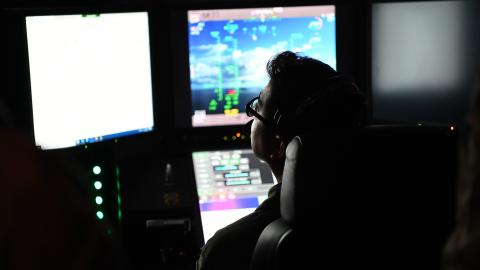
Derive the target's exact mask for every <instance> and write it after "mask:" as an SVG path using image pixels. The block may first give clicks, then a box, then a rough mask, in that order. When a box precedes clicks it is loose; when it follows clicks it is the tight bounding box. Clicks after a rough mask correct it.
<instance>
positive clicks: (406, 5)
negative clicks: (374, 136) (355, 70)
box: [371, 1, 478, 124]
mask: <svg viewBox="0 0 480 270" xmlns="http://www.w3.org/2000/svg"><path fill="white" fill-rule="evenodd" d="M472 22H475V23H474V24H472ZM476 22H478V12H477V13H476V14H474V11H473V9H472V8H471V3H469V2H468V1H427V2H400V3H374V4H373V5H372V48H371V51H372V70H371V72H372V74H371V79H372V104H373V118H374V120H380V121H395V122H413V123H417V122H430V123H443V124H455V123H461V122H463V121H464V120H463V118H464V115H465V113H466V111H467V110H468V105H469V97H470V91H471V88H472V84H473V79H472V77H471V76H472V74H471V73H472V71H473V70H475V69H474V65H475V61H476V59H477V58H476V57H475V56H474V53H473V52H474V50H475V49H476V48H477V46H478V45H476V44H478V42H477V41H476V39H477V37H478V27H477V26H476V24H477V23H476Z"/></svg>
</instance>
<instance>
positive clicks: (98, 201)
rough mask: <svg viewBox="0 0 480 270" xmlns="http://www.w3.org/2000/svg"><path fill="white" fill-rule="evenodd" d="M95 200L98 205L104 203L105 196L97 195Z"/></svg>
mask: <svg viewBox="0 0 480 270" xmlns="http://www.w3.org/2000/svg"><path fill="white" fill-rule="evenodd" d="M95 202H96V203H97V204H98V205H100V204H102V203H103V198H102V197H100V196H97V197H95Z"/></svg>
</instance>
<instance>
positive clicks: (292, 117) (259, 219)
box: [197, 51, 364, 270]
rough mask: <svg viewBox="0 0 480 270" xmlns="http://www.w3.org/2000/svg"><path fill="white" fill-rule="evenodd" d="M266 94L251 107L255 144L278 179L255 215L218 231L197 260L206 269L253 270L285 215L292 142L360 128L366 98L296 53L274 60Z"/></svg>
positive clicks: (332, 72)
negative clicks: (268, 234)
mask: <svg viewBox="0 0 480 270" xmlns="http://www.w3.org/2000/svg"><path fill="white" fill-rule="evenodd" d="M267 73H268V75H269V77H270V81H269V83H268V84H267V85H266V86H265V88H264V89H263V91H261V93H260V95H259V96H258V97H256V98H254V99H253V100H251V101H250V102H249V103H248V104H247V108H246V111H247V115H249V116H252V117H254V118H253V122H252V123H251V124H252V126H251V145H252V149H253V151H254V153H255V155H256V156H257V157H258V158H260V159H261V160H263V161H265V162H266V163H267V164H268V165H269V166H270V168H271V170H272V172H273V174H274V175H275V177H276V179H277V181H278V182H279V183H278V184H276V185H275V186H273V187H272V188H271V189H270V190H269V192H268V199H266V200H265V201H264V202H263V203H262V204H261V205H260V206H258V208H257V209H256V210H255V212H254V213H252V214H250V215H248V216H246V217H244V218H242V219H240V220H238V221H236V222H234V223H233V224H231V225H229V226H227V227H225V228H223V229H221V230H219V231H217V233H216V234H215V235H214V236H213V237H212V238H211V239H210V240H209V241H208V242H207V243H206V245H205V246H204V247H203V249H202V253H201V254H200V258H199V259H198V261H197V268H198V269H201V270H213V269H222V270H223V269H248V268H249V265H250V260H251V256H252V252H253V250H254V247H255V244H256V242H257V239H258V237H259V236H260V234H261V232H262V230H263V229H264V228H265V227H266V226H267V225H268V224H269V223H271V222H272V221H274V220H276V219H278V218H279V217H280V205H279V203H280V198H279V197H280V189H281V182H282V174H283V167H284V163H285V150H286V147H287V145H288V143H289V142H290V140H291V139H292V138H293V137H294V136H296V135H301V134H307V133H311V132H314V131H317V130H321V129H322V128H325V127H358V126H359V125H360V124H361V120H362V117H363V109H364V99H363V95H362V93H361V92H360V91H359V90H358V88H357V87H356V86H355V85H354V84H353V83H352V82H350V81H349V80H347V79H346V78H345V77H344V76H342V75H340V74H338V73H337V72H336V71H335V70H333V69H332V68H331V67H330V66H328V65H327V64H325V63H322V62H321V61H318V60H315V59H312V58H309V57H302V56H299V55H297V54H295V53H293V52H289V51H286V52H283V53H280V54H278V55H276V56H274V57H273V58H272V59H271V60H270V61H269V62H268V64H267Z"/></svg>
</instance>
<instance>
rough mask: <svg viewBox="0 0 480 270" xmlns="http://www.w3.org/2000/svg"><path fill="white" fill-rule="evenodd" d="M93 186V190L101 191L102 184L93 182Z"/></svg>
mask: <svg viewBox="0 0 480 270" xmlns="http://www.w3.org/2000/svg"><path fill="white" fill-rule="evenodd" d="M93 186H95V189H97V190H98V189H101V188H102V186H103V185H102V182H100V181H95V183H93Z"/></svg>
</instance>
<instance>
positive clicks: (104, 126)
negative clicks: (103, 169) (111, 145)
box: [26, 12, 154, 149]
mask: <svg viewBox="0 0 480 270" xmlns="http://www.w3.org/2000/svg"><path fill="white" fill-rule="evenodd" d="M26 27H27V44H28V60H29V72H30V87H31V95H32V106H33V108H32V111H33V125H34V133H35V142H36V144H37V146H38V147H40V148H42V149H55V148H63V147H70V146H75V145H81V144H86V143H92V142H97V141H103V140H108V139H111V138H117V137H121V136H126V135H131V134H136V133H141V132H147V131H151V130H152V129H153V125H154V119H153V101H152V82H151V70H150V43H149V27H148V15H147V13H146V12H132V13H111V14H88V15H87V14H83V15H82V14H79V15H48V16H46V15H44V16H27V17H26Z"/></svg>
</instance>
